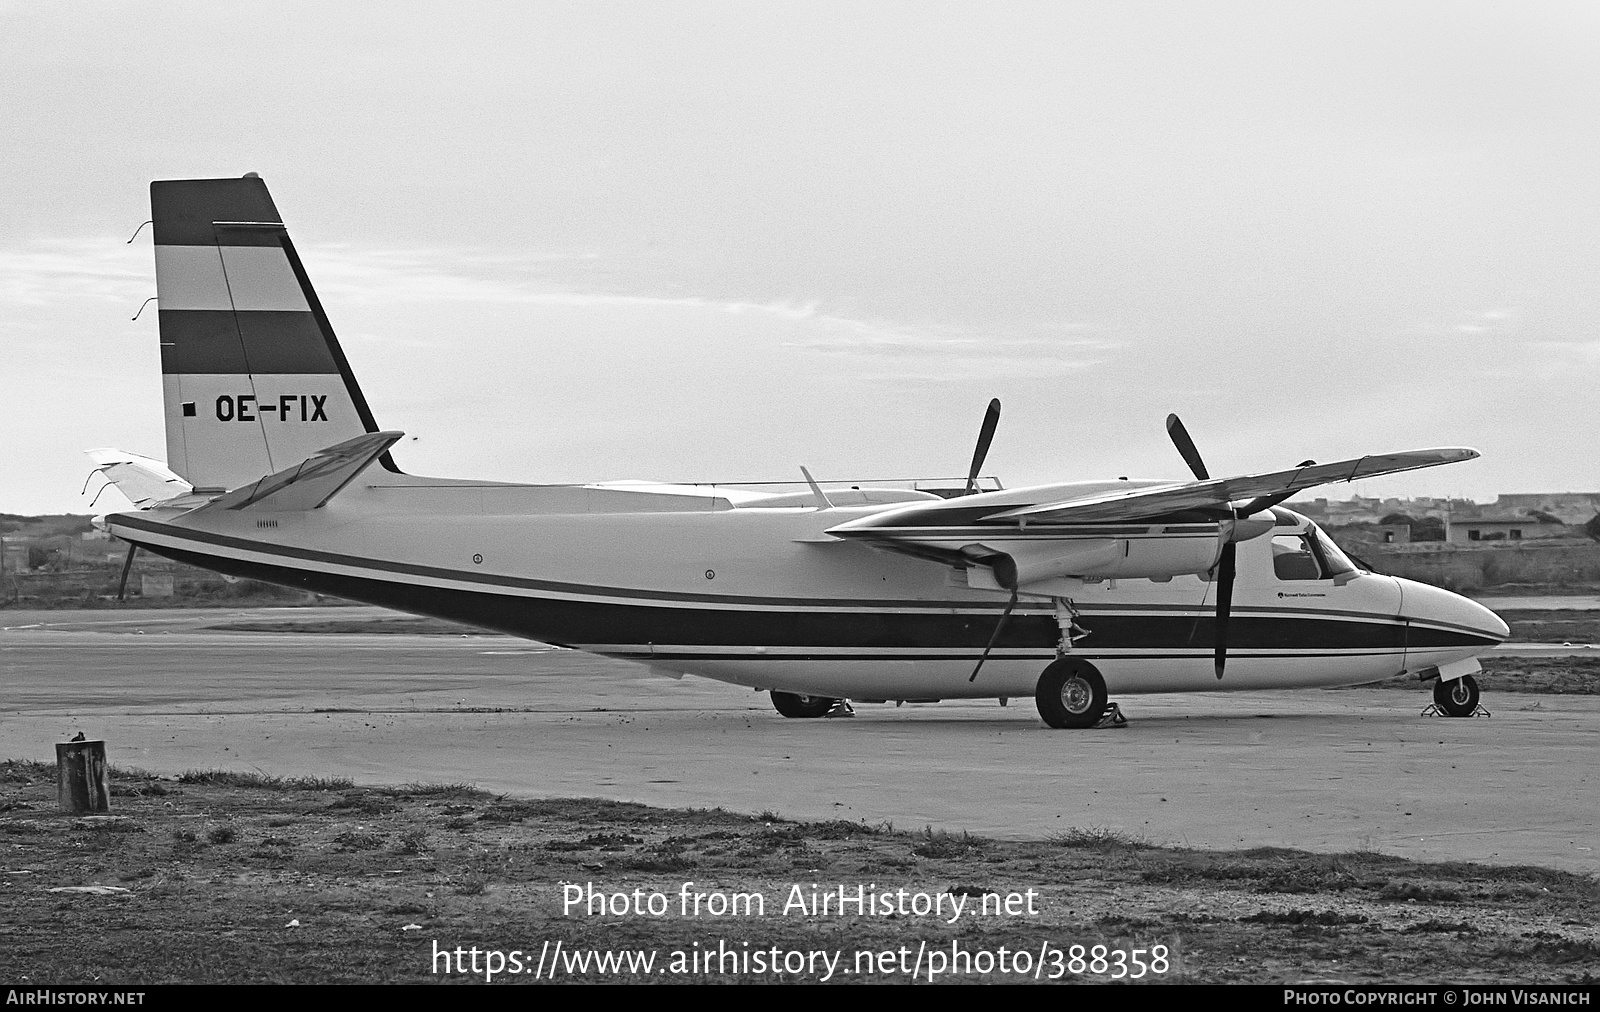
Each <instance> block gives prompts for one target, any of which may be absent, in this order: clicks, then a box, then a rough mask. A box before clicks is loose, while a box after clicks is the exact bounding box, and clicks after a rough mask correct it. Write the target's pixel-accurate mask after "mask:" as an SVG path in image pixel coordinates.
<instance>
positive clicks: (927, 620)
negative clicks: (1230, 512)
mask: <svg viewBox="0 0 1600 1012" xmlns="http://www.w3.org/2000/svg"><path fill="white" fill-rule="evenodd" d="M147 548H148V549H149V550H151V551H154V552H156V553H157V554H160V555H165V556H168V557H169V558H173V559H176V560H178V561H180V562H186V563H190V564H192V565H196V566H201V567H204V568H209V569H215V570H217V571H219V572H223V573H228V574H230V575H234V576H241V577H247V578H250V579H257V580H263V581H267V582H270V583H279V584H284V585H287V586H293V587H302V588H305V589H307V590H312V591H317V592H321V593H329V594H335V595H338V596H340V597H348V598H352V599H354V600H358V601H366V602H369V603H372V604H379V605H384V606H387V607H392V608H398V609H400V610H402V611H411V612H417V613H420V614H426V615H437V616H440V617H442V618H449V619H455V620H457V621H461V622H467V623H470V624H473V625H478V626H483V627H485V628H490V629H497V630H500V631H502V632H508V633H512V634H514V635H518V636H525V637H529V638H531V639H537V640H541V641H543V642H546V643H556V644H561V645H571V644H584V645H586V646H589V647H590V648H593V647H594V645H596V644H608V643H609V644H619V645H626V644H640V643H650V644H663V645H666V644H672V645H677V646H689V647H692V646H701V647H724V646H725V647H790V648H802V649H803V648H806V647H813V648H824V647H841V648H855V649H867V650H874V649H880V650H881V649H905V648H922V649H931V650H938V649H946V650H949V649H955V650H972V649H981V648H982V647H983V646H984V645H985V644H987V643H988V642H989V639H990V637H991V636H992V635H993V633H994V631H995V619H994V618H993V617H992V616H989V615H983V614H977V615H971V614H968V615H962V614H949V613H939V612H923V613H909V614H908V613H904V612H895V611H887V610H870V611H831V612H817V611H795V612H783V611H771V610H739V609H728V608H691V607H682V606H677V607H669V606H665V605H662V604H658V603H653V604H644V603H637V604H634V603H624V604H619V603H610V602H596V601H571V600H552V599H549V598H538V597H527V596H522V595H511V594H504V593H494V592H493V591H489V590H481V591H480V590H464V589H456V588H446V587H429V586H422V585H418V584H414V583H407V582H402V581H398V580H382V579H373V578H370V577H365V576H352V575H346V574H341V573H331V572H327V571H324V570H314V569H299V568H294V567H288V566H279V565H274V564H270V563H261V562H252V561H248V560H243V559H234V558H228V557H225V556H216V555H209V554H201V553H195V552H190V551H186V550H184V549H174V548H170V547H167V546H162V545H147ZM1084 624H1086V625H1087V626H1088V627H1089V628H1090V630H1091V633H1090V639H1088V640H1085V641H1082V646H1083V648H1084V649H1085V650H1115V649H1141V650H1167V651H1172V650H1185V649H1194V648H1204V647H1205V646H1207V645H1208V644H1210V643H1211V642H1212V640H1213V638H1214V632H1213V627H1212V622H1211V619H1210V617H1207V616H1201V617H1199V618H1195V617H1187V616H1179V615H1171V616H1149V615H1144V616H1136V615H1096V616H1093V617H1092V618H1091V617H1090V616H1088V615H1085V616H1084ZM1419 634H1426V641H1425V642H1424V641H1420V640H1419ZM1407 635H1408V633H1407V629H1406V628H1405V626H1403V625H1401V624H1398V623H1393V622H1351V621H1343V620H1337V619H1333V620H1328V619H1307V618H1277V617H1266V616H1262V617H1257V616H1248V615H1246V616H1237V615H1236V616H1234V617H1233V619H1232V620H1231V622H1230V624H1229V641H1230V645H1231V646H1233V647H1235V648H1236V649H1239V650H1280V651H1281V650H1293V651H1296V652H1298V651H1301V650H1320V651H1329V650H1365V651H1390V650H1403V649H1406V648H1407V647H1408V646H1409V647H1410V648H1411V649H1423V648H1428V647H1453V646H1468V645H1482V644H1487V643H1492V642H1493V641H1492V640H1486V639H1484V638H1482V637H1470V636H1465V635H1462V634H1457V633H1449V632H1438V631H1430V630H1417V629H1412V630H1410V632H1409V638H1410V642H1409V643H1408V642H1407ZM1057 639H1058V630H1057V625H1056V620H1055V616H1054V614H1053V613H1050V614H1042V615H1041V614H1031V615H1021V614H1016V615H1013V617H1012V619H1011V620H1010V621H1009V622H1008V623H1006V626H1005V628H1004V630H1003V631H1002V635H1001V637H1000V640H999V642H997V643H996V644H995V647H996V648H997V649H1002V650H1006V649H1050V650H1053V649H1054V648H1055V645H1056V642H1057Z"/></svg>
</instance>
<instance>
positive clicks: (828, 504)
mask: <svg viewBox="0 0 1600 1012" xmlns="http://www.w3.org/2000/svg"><path fill="white" fill-rule="evenodd" d="M800 473H801V474H803V475H805V476H806V484H807V485H810V486H811V493H812V494H813V495H815V496H816V497H817V509H819V510H831V509H833V500H831V499H829V498H828V493H826V492H824V491H822V486H821V485H818V484H817V479H815V478H813V477H811V472H810V471H807V470H806V466H805V465H804V464H801V465H800Z"/></svg>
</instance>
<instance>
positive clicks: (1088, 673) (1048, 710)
mask: <svg viewBox="0 0 1600 1012" xmlns="http://www.w3.org/2000/svg"><path fill="white" fill-rule="evenodd" d="M1033 700H1034V702H1035V703H1036V704H1037V705H1038V707H1039V716H1041V717H1043V718H1044V722H1045V723H1046V724H1049V725H1050V726H1051V727H1094V726H1095V725H1096V724H1098V723H1099V722H1100V718H1101V717H1103V716H1105V712H1106V680H1105V679H1104V678H1101V677H1100V672H1099V670H1097V669H1096V668H1095V666H1094V665H1093V664H1090V663H1089V662H1088V661H1084V660H1079V659H1078V658H1076V657H1063V658H1061V659H1060V660H1059V661H1056V662H1055V663H1054V664H1051V665H1050V666H1049V667H1048V668H1045V669H1044V674H1042V675H1040V676H1039V686H1038V688H1037V689H1036V690H1035V691H1034V694H1033Z"/></svg>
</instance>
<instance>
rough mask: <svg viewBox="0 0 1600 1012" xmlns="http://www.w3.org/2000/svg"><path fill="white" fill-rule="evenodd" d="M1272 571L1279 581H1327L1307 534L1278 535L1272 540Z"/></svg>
mask: <svg viewBox="0 0 1600 1012" xmlns="http://www.w3.org/2000/svg"><path fill="white" fill-rule="evenodd" d="M1272 571H1273V573H1274V574H1276V575H1277V577H1278V579H1280V580H1325V579H1328V576H1327V575H1325V574H1324V573H1323V571H1322V563H1321V562H1319V561H1318V559H1317V554H1316V552H1314V551H1313V550H1312V547H1311V536H1310V535H1307V534H1279V535H1278V536H1276V537H1274V538H1273V539H1272Z"/></svg>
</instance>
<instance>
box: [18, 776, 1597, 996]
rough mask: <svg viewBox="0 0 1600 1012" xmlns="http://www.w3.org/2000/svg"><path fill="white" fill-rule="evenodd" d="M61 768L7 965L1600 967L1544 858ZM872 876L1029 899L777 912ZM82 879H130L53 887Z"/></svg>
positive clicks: (1575, 898)
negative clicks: (719, 960)
mask: <svg viewBox="0 0 1600 1012" xmlns="http://www.w3.org/2000/svg"><path fill="white" fill-rule="evenodd" d="M54 777H55V771H54V767H53V766H52V765H49V764H42V763H29V762H5V763H0V785H3V792H0V798H3V799H4V801H5V803H6V805H7V806H9V807H7V808H6V810H4V811H0V880H3V884H0V951H4V952H6V953H7V970H8V976H9V977H10V979H11V980H12V981H14V982H17V983H24V984H44V983H67V982H84V981H90V980H98V981H101V982H106V983H129V984H132V983H157V982H247V981H264V982H312V981H316V982H408V981H428V980H437V979H439V977H438V976H436V975H435V974H434V973H432V963H431V959H430V954H431V951H432V945H433V943H434V942H435V941H437V942H438V944H439V945H440V946H444V947H449V948H454V947H455V946H458V945H459V946H474V945H475V946H478V947H480V948H483V949H503V950H509V949H522V950H525V951H526V950H532V951H537V950H538V949H539V947H540V946H541V944H542V943H543V942H545V941H546V940H548V941H550V942H552V943H554V942H555V941H561V942H562V943H563V945H564V946H566V947H568V948H569V950H570V948H571V947H573V946H580V947H581V946H596V947H607V948H612V947H624V946H626V947H644V948H656V949H658V950H660V951H661V952H664V953H665V952H669V951H670V950H674V949H679V950H682V949H685V948H688V947H690V946H691V945H693V944H699V945H702V946H707V945H710V946H714V945H716V944H717V942H718V940H719V939H725V940H727V942H728V943H729V944H736V945H741V946H742V945H743V943H745V942H749V943H750V945H751V946H752V947H755V946H761V947H771V946H778V947H780V948H790V949H813V948H825V949H830V950H833V949H842V950H845V951H846V952H847V953H852V952H854V951H855V950H856V949H870V950H873V951H882V950H886V949H891V948H893V949H898V948H899V947H901V946H910V947H911V949H912V950H913V951H915V950H916V948H917V947H918V946H919V945H920V944H921V943H922V942H927V943H928V944H929V945H930V946H938V945H943V946H946V947H948V946H949V944H950V943H951V941H952V940H955V941H957V942H959V943H960V944H961V945H962V946H964V947H966V948H968V949H978V948H987V949H989V950H991V951H995V950H998V948H999V947H1001V946H1006V947H1008V948H1009V949H1011V950H1012V951H1015V950H1017V949H1030V948H1031V949H1033V950H1037V949H1038V947H1039V945H1040V944H1041V943H1042V942H1045V941H1049V942H1052V943H1054V944H1057V945H1061V946H1063V947H1065V946H1070V945H1072V944H1074V943H1077V944H1082V945H1086V946H1092V945H1095V944H1105V945H1107V946H1110V947H1113V948H1115V947H1119V946H1121V947H1127V948H1133V947H1149V946H1152V945H1156V944H1160V945H1165V946H1167V947H1168V948H1169V950H1170V951H1171V954H1172V959H1173V963H1172V968H1171V970H1170V971H1169V973H1168V974H1167V975H1166V977H1165V978H1164V979H1169V980H1182V981H1196V982H1278V981H1285V980H1303V979H1311V978H1318V979H1327V978H1332V979H1340V980H1348V981H1351V982H1364V981H1410V982H1443V981H1529V982H1533V981H1545V982H1581V981H1586V980H1587V981H1590V982H1592V981H1593V980H1594V979H1595V978H1596V976H1597V975H1600V929H1597V928H1596V927H1595V924H1596V916H1595V915H1596V913H1597V912H1600V884H1597V883H1596V882H1595V881H1594V880H1592V879H1588V878H1584V877H1581V876H1575V875H1568V874H1564V873H1561V872H1556V871H1551V870H1547V869H1541V868H1497V867H1489V866H1483V865H1472V864H1423V863H1418V862H1414V861H1408V860H1402V859H1399V858H1393V857H1386V856H1384V855H1381V854H1373V853H1353V854H1340V855H1319V854H1308V853H1303V852H1299V851H1289V850H1280V849H1258V850H1250V851H1240V852H1205V851H1189V850H1179V849H1173V848H1164V847H1154V846H1150V845H1149V844H1147V843H1146V842H1145V841H1142V840H1139V839H1137V838H1134V837H1129V836H1126V835H1123V834H1121V833H1118V832H1116V831H1115V830H1112V829H1108V828H1104V827H1088V828H1083V829H1076V830H1071V831H1069V832H1066V833H1062V834H1059V835H1057V836H1056V837H1054V838H1052V839H1050V840H1041V841H1004V840H990V839H984V838H981V837H976V836H972V835H969V834H966V833H949V832H942V831H940V830H937V829H932V828H928V829H923V830H920V831H917V832H911V833H906V832H896V831H894V830H893V829H892V828H890V827H888V826H869V825H864V824H860V823H851V822H825V823H814V824H813V823H800V822H793V821H790V820H786V819H783V818H781V817H780V816H778V815H777V814H775V813H772V812H764V813H762V814H761V815H759V816H750V815H741V814H736V813H732V812H726V811H721V810H679V811H667V810H661V809H654V808H647V807H644V806H642V805H632V804H625V803H620V802H612V801H602V800H594V799H551V800H526V799H514V798H507V797H496V796H493V795H489V794H486V793H483V792H481V791H476V790H473V789H471V788H470V787H466V786H463V785H459V784H456V785H446V786H438V787H430V786H424V785H409V786H404V787H393V788H382V789H378V788H362V787H354V786H351V785H349V784H348V783H345V782H342V781H331V780H320V779H308V780H289V779H280V778H273V777H262V776H260V775H259V774H251V773H244V774H235V773H227V772H224V771H206V772H201V773H191V774H186V775H185V776H184V777H183V778H181V779H178V780H159V779H156V778H153V777H150V776H149V775H148V774H142V773H139V772H138V771H118V772H117V773H116V774H115V775H114V776H113V794H114V800H113V813H114V815H115V816H117V818H113V819H110V820H82V819H75V818H72V817H69V816H62V815H59V814H57V813H56V812H55V811H54V806H55V798H54V783H55V781H54ZM589 882H593V883H595V884H596V886H597V887H598V888H600V889H602V890H604V891H607V892H630V893H631V891H632V890H634V889H642V890H645V891H646V892H648V891H651V890H658V891H661V892H663V893H665V894H667V895H669V896H671V897H673V899H674V902H676V897H677V895H678V892H679V890H680V888H682V887H683V884H684V883H685V882H694V883H696V885H695V886H694V887H693V888H697V889H705V890H740V891H746V892H760V893H762V894H763V895H764V896H765V897H766V898H767V904H768V908H767V912H766V916H764V917H760V918H754V919H742V920H735V919H728V918H703V919H699V920H692V919H691V920H686V919H684V918H681V917H677V916H672V917H663V918H653V917H648V916H595V917H588V916H578V915H574V916H571V917H565V916H563V913H562V908H561V898H562V888H563V885H564V884H566V883H577V884H584V883H589ZM869 883H871V884H872V885H871V888H876V889H878V890H897V889H900V888H905V889H908V890H912V891H925V892H928V893H930V894H941V893H942V894H947V895H949V896H957V897H965V898H966V899H967V901H968V902H969V903H970V904H971V906H972V907H973V908H974V909H975V908H976V907H977V905H978V904H979V903H980V902H981V901H982V897H983V896H984V895H985V894H1000V895H1005V894H1010V893H1019V894H1020V893H1022V892H1023V891H1025V890H1029V889H1032V890H1035V891H1036V892H1037V895H1038V897H1039V899H1038V903H1039V906H1038V913H1037V914H1036V915H1032V916H1016V917H985V918H967V919H965V920H962V921H960V922H958V923H955V924H949V923H944V922H942V921H940V920H938V919H930V918H921V919H919V918H916V917H895V918H887V917H871V916H856V915H854V914H853V913H852V914H846V915H845V916H843V917H840V916H837V915H830V916H823V917H817V916H799V915H795V916H784V915H782V914H780V913H779V911H780V909H781V908H782V906H783V903H784V899H785V897H786V896H787V895H788V894H789V892H790V890H791V889H792V888H793V887H794V886H796V885H798V886H800V887H801V888H802V889H810V888H812V885H813V884H817V886H818V887H819V888H821V889H824V890H826V889H829V888H836V887H837V886H838V885H840V884H843V885H845V886H847V887H848V888H852V889H853V888H854V887H855V886H856V885H857V884H861V885H867V884H869ZM85 885H104V886H114V887H118V888H121V889H126V890H128V891H127V892H125V893H120V892H119V893H115V894H113V895H97V894H94V893H81V892H78V893H60V892H51V891H50V890H51V889H52V888H56V887H62V886H85ZM673 909H674V913H676V909H677V908H676V907H674V908H673ZM292 922H298V926H297V927H292V928H291V927H288V926H287V925H289V924H291V923H292ZM848 958H849V957H847V961H848ZM588 976H589V978H592V979H597V980H615V979H619V978H618V977H617V976H615V975H607V974H601V973H598V972H591V973H590V974H589V975H588ZM1083 976H1084V977H1085V978H1086V979H1090V980H1093V979H1097V978H1095V977H1094V976H1093V975H1092V974H1087V973H1086V974H1084V975H1083ZM662 979H682V978H662ZM695 979H706V978H703V977H702V978H695ZM848 979H858V978H848ZM882 979H884V980H905V979H906V978H905V976H904V975H887V976H884V977H882ZM988 979H995V980H1006V979H1014V978H1007V977H1005V976H1003V975H999V974H992V975H990V977H989V978H988Z"/></svg>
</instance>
